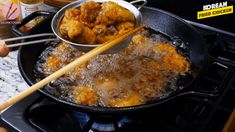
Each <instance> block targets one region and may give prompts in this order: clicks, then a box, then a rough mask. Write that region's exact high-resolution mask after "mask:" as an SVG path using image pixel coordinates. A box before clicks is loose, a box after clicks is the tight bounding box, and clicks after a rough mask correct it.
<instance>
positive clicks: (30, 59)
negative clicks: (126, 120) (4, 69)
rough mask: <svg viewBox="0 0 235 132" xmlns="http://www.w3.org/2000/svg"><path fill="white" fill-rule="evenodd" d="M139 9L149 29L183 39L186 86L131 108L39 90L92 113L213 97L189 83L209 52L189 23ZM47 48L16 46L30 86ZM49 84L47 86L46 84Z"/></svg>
mask: <svg viewBox="0 0 235 132" xmlns="http://www.w3.org/2000/svg"><path fill="white" fill-rule="evenodd" d="M141 12H142V14H143V17H144V21H146V22H147V23H148V25H149V27H151V28H152V29H154V30H156V31H159V32H161V33H163V34H165V35H167V36H169V37H170V38H173V39H180V40H182V41H183V42H185V45H183V46H184V47H185V49H186V50H187V52H188V54H189V59H190V61H191V63H192V68H193V69H194V71H195V74H194V75H195V76H194V78H193V79H192V80H191V81H189V82H188V83H187V85H185V87H184V88H183V89H178V90H176V91H175V92H173V93H172V94H170V95H169V96H167V97H166V98H163V99H160V100H156V101H154V102H152V103H148V104H143V105H139V106H133V107H123V108H106V107H94V106H85V105H79V104H75V103H71V102H68V101H66V100H63V99H61V98H60V97H58V96H55V95H53V94H52V92H53V89H51V90H52V91H48V90H46V89H47V88H42V89H40V90H39V91H40V92H41V93H42V94H44V95H45V96H47V97H49V98H51V99H53V100H54V101H57V102H58V103H60V104H62V105H64V106H66V107H71V108H74V109H76V110H78V111H82V112H87V113H92V114H101V113H102V114H109V115H110V114H111V115H114V114H124V113H128V112H134V111H139V110H146V109H147V108H152V107H154V106H159V105H160V104H162V103H166V102H168V101H170V100H172V99H175V98H176V97H179V96H185V95H195V96H214V95H213V94H207V93H201V92H199V91H195V89H192V87H191V86H192V85H193V84H194V82H195V80H197V78H198V77H199V76H200V75H201V74H202V73H203V70H204V69H205V68H206V67H207V61H208V57H207V56H208V55H207V54H208V53H207V48H206V44H205V42H204V40H203V38H202V36H201V35H200V34H199V33H198V32H197V31H196V30H195V29H194V28H193V27H192V26H191V25H189V24H187V23H186V22H185V21H183V20H182V19H181V18H179V17H177V16H175V15H173V14H170V13H168V12H165V11H162V10H159V9H155V8H149V7H144V8H142V9H141ZM46 47H47V45H44V44H41V45H40V44H38V45H28V46H23V47H21V48H20V49H19V54H18V64H19V69H20V72H21V74H22V76H23V78H24V79H25V80H26V82H27V83H28V84H29V85H33V84H34V83H35V82H36V80H35V75H34V71H33V69H34V65H35V63H36V61H37V60H38V57H39V55H40V54H41V52H42V51H43V50H44V49H45V48H46ZM46 87H48V86H46Z"/></svg>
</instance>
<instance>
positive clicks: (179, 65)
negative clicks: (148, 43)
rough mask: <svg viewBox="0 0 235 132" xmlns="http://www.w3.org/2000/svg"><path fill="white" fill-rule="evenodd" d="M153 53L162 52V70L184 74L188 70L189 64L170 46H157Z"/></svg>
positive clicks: (162, 44)
mask: <svg viewBox="0 0 235 132" xmlns="http://www.w3.org/2000/svg"><path fill="white" fill-rule="evenodd" d="M153 50H154V51H155V52H163V55H162V56H161V61H162V62H163V66H162V67H163V68H164V69H165V70H168V71H172V72H176V73H185V72H188V71H189V69H190V65H189V62H188V61H187V60H186V59H185V58H184V57H183V56H181V55H180V54H179V53H178V52H177V51H176V49H175V48H174V47H173V46H171V45H170V44H164V43H161V44H157V45H156V47H154V49H153Z"/></svg>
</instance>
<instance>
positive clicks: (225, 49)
mask: <svg viewBox="0 0 235 132" xmlns="http://www.w3.org/2000/svg"><path fill="white" fill-rule="evenodd" d="M156 3H157V2H152V3H151V2H150V4H153V5H154V4H156ZM159 5H160V4H159ZM164 8H165V7H164V6H162V9H164ZM175 9H176V8H175ZM169 10H170V9H169ZM170 11H171V10H170ZM172 11H173V9H172ZM181 15H182V14H181ZM181 15H180V16H181ZM181 17H182V16H181ZM187 17H188V16H187V13H186V15H185V17H184V18H185V19H187ZM188 22H189V23H190V24H192V25H193V26H195V27H196V28H197V29H198V30H199V31H200V33H201V34H202V36H203V37H204V38H205V40H206V42H207V46H208V50H209V54H210V60H212V61H211V63H210V64H209V67H208V69H207V72H206V74H205V75H204V76H203V77H202V78H201V79H200V80H198V82H197V83H196V85H195V86H194V87H195V88H196V89H198V90H199V91H200V90H201V91H204V92H209V93H216V94H218V96H217V97H213V98H203V97H192V96H185V97H180V98H177V99H175V100H172V101H171V102H168V103H165V104H162V105H161V107H160V108H153V109H151V110H148V111H146V112H142V113H135V114H132V115H123V116H120V117H115V118H105V119H100V118H96V117H93V116H90V115H87V114H85V113H81V112H79V111H73V110H70V109H66V108H64V107H63V106H61V105H58V104H56V103H55V102H52V101H51V100H50V99H47V98H45V97H44V96H43V95H40V94H39V93H37V92H36V93H34V94H32V95H30V96H28V97H27V98H25V99H24V100H22V101H20V102H18V103H16V104H15V105H13V106H11V107H10V108H8V109H7V110H6V111H4V112H3V113H2V114H1V119H2V120H3V121H4V122H5V125H6V126H7V127H8V128H10V130H12V131H22V132H25V131H26V132H28V131H29V132H34V131H56V132H64V131H66V132H67V131H68V132H73V131H76V132H77V131H99V130H100V131H113V130H116V131H124V132H125V131H127V132H129V131H161V132H188V131H191V132H208V131H209V132H220V131H221V130H222V129H223V127H224V125H225V123H226V121H227V120H228V117H229V116H230V114H231V112H232V110H233V108H234V107H235V101H234V100H235V57H234V56H235V35H234V34H230V33H227V32H221V30H218V28H219V29H221V28H220V26H218V28H211V27H208V26H205V25H202V24H203V23H201V22H198V21H197V20H193V19H188ZM208 25H210V24H208ZM210 26H212V27H213V26H214V27H216V25H210ZM227 31H228V30H227ZM231 31H232V28H231Z"/></svg>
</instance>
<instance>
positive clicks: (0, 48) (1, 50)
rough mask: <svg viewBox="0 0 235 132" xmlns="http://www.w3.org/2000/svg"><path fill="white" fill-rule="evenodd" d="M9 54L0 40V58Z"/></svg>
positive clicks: (8, 50)
mask: <svg viewBox="0 0 235 132" xmlns="http://www.w3.org/2000/svg"><path fill="white" fill-rule="evenodd" d="M9 52H10V49H9V48H8V47H7V45H6V43H5V42H4V41H3V40H0V57H5V56H7V55H8V53H9Z"/></svg>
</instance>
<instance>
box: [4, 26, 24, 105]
mask: <svg viewBox="0 0 235 132" xmlns="http://www.w3.org/2000/svg"><path fill="white" fill-rule="evenodd" d="M10 28H11V26H10V25H3V24H2V25H0V39H4V38H10V37H12V36H13V34H12V33H11V29H10ZM17 54H18V51H17V50H15V51H12V52H10V53H9V55H8V56H7V57H4V58H0V103H3V102H4V101H6V100H7V99H9V98H10V97H12V96H14V95H16V94H18V93H19V92H21V91H23V90H25V89H26V88H28V85H27V84H26V82H25V81H24V79H23V78H22V76H21V74H20V71H19V69H18V65H17Z"/></svg>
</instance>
